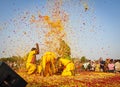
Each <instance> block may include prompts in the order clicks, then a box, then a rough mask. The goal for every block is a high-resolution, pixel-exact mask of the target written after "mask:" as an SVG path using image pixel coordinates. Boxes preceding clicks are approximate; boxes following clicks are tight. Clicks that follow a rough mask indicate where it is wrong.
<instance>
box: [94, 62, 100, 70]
mask: <svg viewBox="0 0 120 87" xmlns="http://www.w3.org/2000/svg"><path fill="white" fill-rule="evenodd" d="M95 71H96V72H99V71H100V63H99V61H98V60H97V61H96V64H95Z"/></svg>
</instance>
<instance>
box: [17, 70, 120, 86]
mask: <svg viewBox="0 0 120 87" xmlns="http://www.w3.org/2000/svg"><path fill="white" fill-rule="evenodd" d="M17 73H18V74H19V75H20V76H21V77H22V78H24V79H25V80H26V81H27V82H28V84H27V86H26V87H120V74H119V73H103V72H80V73H79V74H76V75H75V76H60V75H53V76H49V77H43V76H40V75H39V74H33V75H27V73H26V72H22V71H18V72H17Z"/></svg>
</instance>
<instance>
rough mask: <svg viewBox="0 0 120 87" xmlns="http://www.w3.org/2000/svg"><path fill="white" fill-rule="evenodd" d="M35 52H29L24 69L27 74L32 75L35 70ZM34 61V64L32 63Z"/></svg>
mask: <svg viewBox="0 0 120 87" xmlns="http://www.w3.org/2000/svg"><path fill="white" fill-rule="evenodd" d="M35 53H36V52H35V51H30V53H29V55H28V58H27V63H26V69H27V71H28V74H32V73H34V72H35V70H36V64H35V61H36V54H35ZM33 60H34V63H33Z"/></svg>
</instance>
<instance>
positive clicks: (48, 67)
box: [38, 52, 56, 76]
mask: <svg viewBox="0 0 120 87" xmlns="http://www.w3.org/2000/svg"><path fill="white" fill-rule="evenodd" d="M55 60H56V55H55V53H53V52H46V53H45V54H44V55H43V57H42V60H41V63H40V66H39V67H38V70H39V73H41V72H43V76H51V75H53V74H54V73H55Z"/></svg>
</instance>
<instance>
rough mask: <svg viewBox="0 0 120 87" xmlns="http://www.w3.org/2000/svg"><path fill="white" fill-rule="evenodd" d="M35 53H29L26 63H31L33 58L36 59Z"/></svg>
mask: <svg viewBox="0 0 120 87" xmlns="http://www.w3.org/2000/svg"><path fill="white" fill-rule="evenodd" d="M35 54H36V52H35V50H34V51H30V53H29V55H28V58H27V63H31V61H32V58H35V57H36V55H35Z"/></svg>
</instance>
